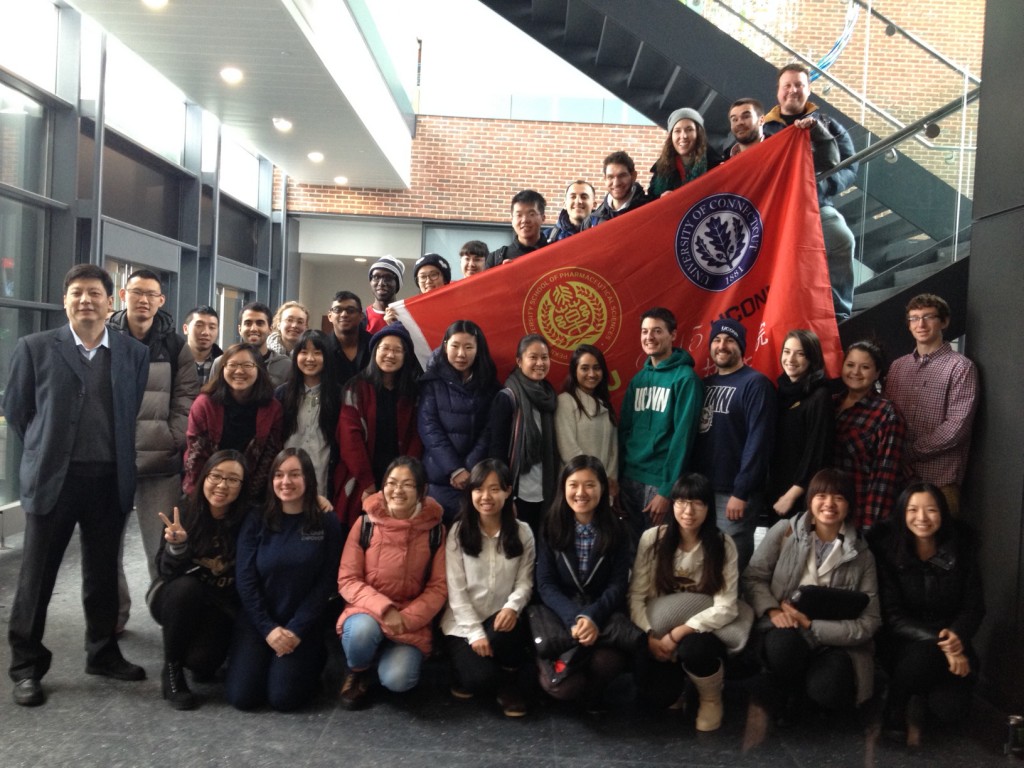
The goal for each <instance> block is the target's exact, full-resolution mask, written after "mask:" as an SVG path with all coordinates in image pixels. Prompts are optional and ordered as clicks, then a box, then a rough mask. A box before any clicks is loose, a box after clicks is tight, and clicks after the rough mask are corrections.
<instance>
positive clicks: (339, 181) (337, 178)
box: [334, 176, 348, 186]
mask: <svg viewBox="0 0 1024 768" xmlns="http://www.w3.org/2000/svg"><path fill="white" fill-rule="evenodd" d="M334 183H335V184H338V185H341V186H344V185H345V184H348V176H335V177H334Z"/></svg>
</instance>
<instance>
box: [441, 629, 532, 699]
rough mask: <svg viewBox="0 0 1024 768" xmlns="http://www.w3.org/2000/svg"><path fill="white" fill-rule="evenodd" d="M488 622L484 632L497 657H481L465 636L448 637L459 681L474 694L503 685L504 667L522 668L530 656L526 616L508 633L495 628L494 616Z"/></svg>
mask: <svg viewBox="0 0 1024 768" xmlns="http://www.w3.org/2000/svg"><path fill="white" fill-rule="evenodd" d="M495 616H497V614H494V615H492V616H488V617H487V619H486V620H485V621H484V632H485V633H486V634H487V639H488V640H489V641H490V643H491V651H492V652H493V653H494V655H493V656H479V655H477V652H476V651H474V650H473V648H472V646H470V644H469V643H468V642H467V641H466V638H464V637H456V636H454V635H446V636H445V644H446V645H447V647H448V657H449V658H450V659H451V663H452V670H453V672H454V674H455V678H456V679H457V680H458V681H459V684H460V685H461V686H462V687H463V688H465V689H466V690H467V691H469V692H470V693H474V694H482V693H490V692H493V691H494V690H496V689H497V688H498V686H499V685H500V684H501V678H502V670H514V669H519V667H521V666H522V664H523V662H524V661H526V658H527V650H526V649H527V644H528V642H529V630H528V629H527V621H526V618H525V617H523V616H520V617H519V620H518V621H516V625H515V627H513V628H512V629H511V630H510V631H508V632H497V631H495V629H494V617H495Z"/></svg>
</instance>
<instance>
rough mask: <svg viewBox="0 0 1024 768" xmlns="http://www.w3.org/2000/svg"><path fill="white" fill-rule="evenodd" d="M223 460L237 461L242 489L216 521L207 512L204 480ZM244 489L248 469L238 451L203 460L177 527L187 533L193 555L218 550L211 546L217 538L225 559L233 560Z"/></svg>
mask: <svg viewBox="0 0 1024 768" xmlns="http://www.w3.org/2000/svg"><path fill="white" fill-rule="evenodd" d="M226 461H237V462H238V464H239V465H240V466H241V467H242V487H241V488H239V489H238V496H237V497H236V498H235V500H234V501H233V502H231V504H229V505H228V509H227V512H226V513H225V514H224V517H221V518H216V517H214V516H213V514H212V513H211V512H210V502H209V500H208V499H207V498H206V493H205V489H206V478H207V477H209V476H210V473H211V472H212V471H213V470H214V469H216V468H217V466H218V465H220V464H223V463H224V462H226ZM248 486H249V470H248V468H247V467H246V465H245V456H243V455H242V454H241V453H239V452H238V451H232V450H224V451H217V452H216V453H214V454H213V455H212V456H211V457H210V458H208V459H207V460H206V463H205V464H203V469H202V470H201V471H200V473H199V479H198V480H197V481H196V487H195V488H193V489H192V493H191V494H189V497H188V504H187V505H186V506H185V510H184V514H183V515H182V516H181V525H182V527H183V528H184V529H185V532H186V533H187V534H188V541H189V545H190V548H191V550H192V554H193V555H195V556H198V557H202V556H204V555H206V554H207V553H209V552H212V551H214V550H215V549H217V548H218V547H217V546H216V545H215V544H214V539H219V540H220V544H219V548H220V550H221V552H222V553H223V554H224V556H225V559H228V560H232V559H234V556H235V542H236V541H237V539H238V529H239V528H240V527H241V525H242V520H243V519H244V518H245V512H246V499H247V498H248V496H249V493H248V491H249V488H248Z"/></svg>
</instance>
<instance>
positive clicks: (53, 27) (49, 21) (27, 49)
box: [0, 0, 59, 93]
mask: <svg viewBox="0 0 1024 768" xmlns="http://www.w3.org/2000/svg"><path fill="white" fill-rule="evenodd" d="M14 6H15V3H4V4H3V5H2V7H0V13H2V18H3V23H2V24H0V66H3V67H6V68H7V69H9V70H11V71H12V72H16V73H17V74H19V75H21V76H22V77H24V78H25V79H26V80H29V81H31V82H33V83H35V84H36V85H38V86H39V87H40V88H43V89H44V90H46V91H49V92H50V93H53V91H54V87H55V86H56V83H57V29H58V27H57V21H58V13H59V12H58V11H57V7H56V6H55V5H54V4H53V3H52V2H45V0H19V2H17V8H16V9H15V7H14Z"/></svg>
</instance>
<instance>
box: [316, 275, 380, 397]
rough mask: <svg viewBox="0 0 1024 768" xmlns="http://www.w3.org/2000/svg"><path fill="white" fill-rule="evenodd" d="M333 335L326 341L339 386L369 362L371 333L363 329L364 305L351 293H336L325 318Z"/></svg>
mask: <svg viewBox="0 0 1024 768" xmlns="http://www.w3.org/2000/svg"><path fill="white" fill-rule="evenodd" d="M328 316H329V317H330V319H331V325H332V326H334V333H332V334H331V335H330V336H329V337H328V338H327V346H328V347H329V348H330V350H331V353H332V354H331V359H332V360H333V361H334V369H335V371H336V373H337V378H338V383H339V384H345V382H347V381H348V380H349V379H351V378H352V377H353V376H355V375H356V374H357V373H359V372H360V371H361V370H363V368H365V367H366V364H367V363H368V362H369V361H370V333H369V331H367V330H366V328H365V327H363V302H362V301H360V299H359V297H358V296H356V294H354V293H353V292H352V291H338V292H337V293H336V294H334V301H332V302H331V310H330V313H329V315H328Z"/></svg>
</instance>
